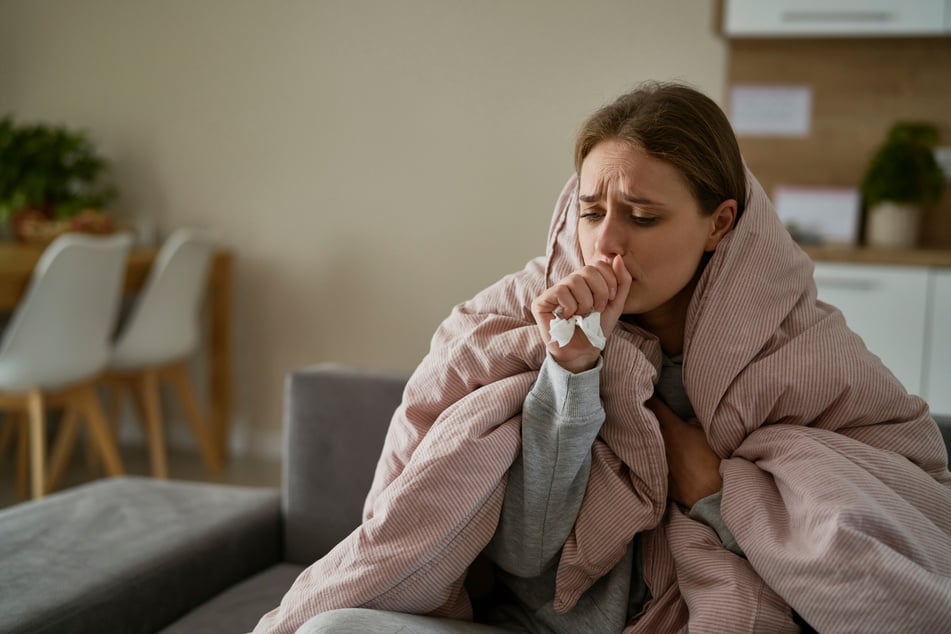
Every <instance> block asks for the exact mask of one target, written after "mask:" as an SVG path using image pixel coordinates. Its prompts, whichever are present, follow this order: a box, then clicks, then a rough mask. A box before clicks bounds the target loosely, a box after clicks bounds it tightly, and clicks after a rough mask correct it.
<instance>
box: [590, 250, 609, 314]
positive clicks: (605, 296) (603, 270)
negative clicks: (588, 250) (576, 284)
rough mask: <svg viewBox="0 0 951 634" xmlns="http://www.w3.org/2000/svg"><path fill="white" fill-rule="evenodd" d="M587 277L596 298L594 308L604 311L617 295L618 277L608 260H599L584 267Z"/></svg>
mask: <svg viewBox="0 0 951 634" xmlns="http://www.w3.org/2000/svg"><path fill="white" fill-rule="evenodd" d="M584 273H585V279H587V281H588V287H589V288H590V289H591V292H592V295H593V298H594V310H596V311H598V312H600V313H603V312H604V311H605V310H606V309H607V307H608V303H609V302H610V301H611V300H613V299H614V298H615V297H616V296H617V279H616V278H615V275H614V271H613V270H611V267H610V265H608V264H607V263H606V262H599V263H597V264H595V265H591V266H587V267H585V269H584Z"/></svg>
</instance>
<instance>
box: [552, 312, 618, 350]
mask: <svg viewBox="0 0 951 634" xmlns="http://www.w3.org/2000/svg"><path fill="white" fill-rule="evenodd" d="M576 327H579V328H581V332H583V333H584V334H585V336H586V337H587V338H588V341H590V342H591V345H592V346H594V347H595V348H597V349H598V350H604V344H605V342H607V338H605V336H604V333H603V332H602V331H601V313H599V312H593V313H591V314H589V315H588V316H587V317H582V316H581V315H575V316H573V317H570V318H568V319H562V318H561V317H558V316H557V315H556V316H555V318H554V319H552V320H551V324H550V326H549V333H551V341H557V342H558V346H559V347H561V348H564V347H565V346H567V345H568V342H569V341H571V338H572V337H574V335H575V328H576Z"/></svg>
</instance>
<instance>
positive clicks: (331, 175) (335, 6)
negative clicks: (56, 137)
mask: <svg viewBox="0 0 951 634" xmlns="http://www.w3.org/2000/svg"><path fill="white" fill-rule="evenodd" d="M712 12H713V2H712V1H704V2H698V1H697V0H676V1H672V0H639V1H632V0H594V1H589V2H568V1H553V0H470V1H468V2H465V1H462V0H456V1H452V0H401V1H386V0H377V1H355V0H339V1H334V2H331V1H316V0H313V1H304V0H286V1H283V2H276V1H275V2H265V1H264V0H261V1H258V2H251V1H248V0H200V1H192V0H174V1H173V0H161V1H160V0H136V1H132V2H130V1H128V0H82V1H78V2H77V1H75V0H38V1H29V0H0V113H3V112H10V111H12V112H14V113H15V114H16V115H17V117H18V118H21V119H23V120H30V121H33V120H55V121H62V122H65V123H68V124H69V125H73V126H82V127H85V128H87V129H89V130H90V131H91V132H92V134H93V136H94V138H95V139H96V141H97V142H98V143H99V144H100V147H101V148H102V149H103V150H104V151H105V152H106V153H107V154H108V155H109V156H110V157H111V158H112V159H113V160H114V162H115V167H116V175H117V177H118V180H119V184H120V186H121V188H122V192H123V195H122V198H121V200H120V201H119V203H118V204H117V205H116V207H117V211H119V212H121V213H127V214H132V213H134V214H143V215H148V216H151V217H152V218H154V219H155V221H156V223H157V225H158V228H159V232H160V235H166V234H167V233H168V232H169V231H170V230H171V229H173V228H175V227H178V226H181V225H197V226H204V227H211V228H214V229H215V230H217V231H218V232H219V234H220V235H221V237H222V239H223V240H224V242H225V243H226V244H227V245H229V246H230V247H231V248H232V249H233V250H234V252H235V254H236V257H237V260H236V270H235V284H236V290H235V319H236V333H235V349H236V370H237V372H236V375H237V376H236V380H237V386H236V387H237V389H236V394H237V403H236V405H237V417H236V421H235V426H236V441H235V442H236V443H237V444H238V445H240V446H244V447H247V446H248V440H249V439H251V442H250V446H252V447H253V448H255V449H256V450H258V451H262V452H266V453H272V452H274V451H276V450H277V447H278V446H279V445H278V439H279V428H280V411H281V402H280V401H281V385H282V379H283V377H284V375H285V374H286V373H287V372H288V371H290V370H293V369H295V368H298V367H301V366H304V365H307V364H313V363H316V362H321V361H335V362H341V363H346V364H352V365H357V366H373V367H380V368H387V369H395V370H405V371H409V370H411V369H412V368H413V367H414V366H415V365H416V364H417V363H418V362H419V360H420V359H421V358H422V356H423V355H424V354H425V353H426V350H427V347H428V343H429V338H430V336H431V334H432V332H433V330H434V329H435V328H436V326H437V325H438V323H439V322H440V321H441V320H442V319H443V317H444V316H445V315H446V314H448V312H449V311H450V309H451V308H452V306H453V305H454V304H456V303H458V302H460V301H462V300H464V299H466V298H468V297H470V296H471V295H473V294H474V293H475V292H476V291H478V290H479V289H481V288H483V287H485V286H486V285H488V284H489V283H491V282H492V281H494V280H495V279H496V278H498V277H499V276H500V275H502V274H504V273H507V272H509V271H512V270H515V269H518V268H521V266H522V265H523V263H524V262H525V261H526V260H528V259H530V258H531V257H533V256H535V255H539V254H541V253H542V252H543V251H544V241H545V240H544V239H545V231H546V228H547V223H548V217H549V214H550V210H551V206H552V203H553V202H554V198H555V196H556V195H557V193H558V190H559V188H560V186H561V184H562V183H563V181H564V179H565V178H566V177H567V176H568V174H569V171H570V169H571V161H570V155H571V149H572V137H573V134H574V132H575V131H576V129H577V127H578V126H579V124H580V122H581V120H582V118H583V117H584V116H585V115H586V114H588V113H589V112H590V111H591V110H592V109H594V108H595V107H597V106H598V105H600V104H601V103H603V102H604V101H606V100H608V99H610V98H612V97H613V96H615V95H617V94H618V93H620V92H622V91H624V90H626V89H627V88H629V87H631V86H632V85H634V84H635V83H636V82H638V81H640V80H644V79H682V80H686V81H689V82H691V83H693V84H694V85H696V86H698V87H699V88H701V89H703V90H704V91H706V92H707V93H708V94H710V95H711V96H712V97H714V98H715V99H717V100H718V101H721V100H722V97H723V92H724V90H723V87H724V78H725V72H726V48H725V45H724V42H723V41H722V40H721V39H720V38H719V37H717V36H716V35H715V34H714V32H713V28H712V21H713V17H712ZM721 102H722V101H721ZM239 448H240V447H239Z"/></svg>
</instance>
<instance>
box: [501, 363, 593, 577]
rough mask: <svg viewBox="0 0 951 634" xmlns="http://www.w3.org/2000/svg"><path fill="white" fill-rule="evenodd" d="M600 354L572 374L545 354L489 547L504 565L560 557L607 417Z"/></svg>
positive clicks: (524, 572) (514, 567)
mask: <svg viewBox="0 0 951 634" xmlns="http://www.w3.org/2000/svg"><path fill="white" fill-rule="evenodd" d="M601 367H602V362H601V360H600V359H599V360H598V364H597V366H595V367H594V368H592V369H591V370H588V371H586V372H582V373H579V374H573V373H571V372H569V371H567V370H565V369H564V368H562V367H561V366H560V365H558V363H557V362H556V361H555V360H554V359H552V358H551V356H550V355H549V356H547V357H546V359H545V361H544V363H543V364H542V368H541V371H540V373H539V375H538V378H537V380H536V381H535V385H534V386H533V387H532V390H531V391H530V392H529V394H528V396H527V397H526V398H525V403H524V406H523V409H522V450H521V453H520V454H519V456H518V457H517V458H516V460H515V462H514V463H513V464H512V467H511V468H510V469H509V476H508V484H507V487H506V490H505V499H504V501H503V503H502V514H501V517H500V519H499V525H498V528H497V530H496V533H495V536H494V537H493V539H492V541H491V542H490V544H489V546H488V548H487V551H486V552H487V554H488V555H489V557H490V558H491V559H492V560H493V561H494V562H495V563H496V564H497V565H498V566H500V567H501V568H502V569H503V570H505V571H507V572H509V573H511V574H513V575H516V576H520V577H535V576H538V575H540V574H541V573H542V572H543V571H544V570H546V569H547V568H548V567H549V566H551V565H553V564H554V563H555V561H554V560H555V557H556V555H557V554H558V553H559V552H560V551H561V548H562V546H564V543H565V540H566V539H567V538H568V535H569V534H570V533H571V529H572V528H573V527H574V523H575V518H576V517H577V515H578V510H579V509H580V507H581V501H582V499H583V498H584V493H585V489H586V488H587V485H588V474H589V472H590V469H591V446H592V444H593V443H594V440H595V438H596V437H597V435H598V432H599V431H600V429H601V425H602V423H603V422H604V406H603V405H602V403H601V394H600V382H601Z"/></svg>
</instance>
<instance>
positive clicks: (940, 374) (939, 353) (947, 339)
mask: <svg viewBox="0 0 951 634" xmlns="http://www.w3.org/2000/svg"><path fill="white" fill-rule="evenodd" d="M929 282H930V288H929V297H930V298H931V313H930V314H931V316H932V317H931V319H930V320H929V323H928V345H927V347H926V348H925V362H926V366H925V367H926V371H925V375H926V377H927V384H926V386H925V392H926V393H927V395H928V403H929V404H930V405H931V411H932V412H934V413H935V414H936V415H943V416H951V269H943V270H935V271H933V272H932V274H931V276H930V279H929Z"/></svg>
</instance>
